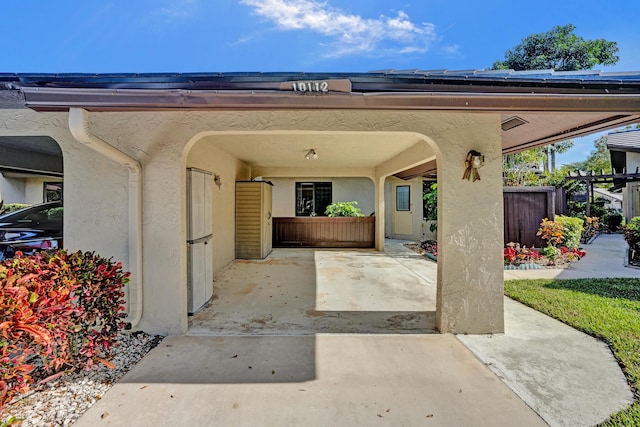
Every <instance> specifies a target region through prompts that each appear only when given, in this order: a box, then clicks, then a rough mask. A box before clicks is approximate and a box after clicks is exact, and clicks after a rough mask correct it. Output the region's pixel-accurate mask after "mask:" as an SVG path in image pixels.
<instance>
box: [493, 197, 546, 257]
mask: <svg viewBox="0 0 640 427" xmlns="http://www.w3.org/2000/svg"><path fill="white" fill-rule="evenodd" d="M503 199H504V243H505V245H506V244H507V243H509V242H517V243H520V244H521V245H526V246H527V247H531V246H534V247H537V248H540V247H543V246H545V242H544V241H543V240H542V239H541V238H540V237H539V236H536V233H537V232H538V229H539V228H540V222H542V220H543V219H544V218H549V219H553V218H554V212H555V188H553V187H504V188H503Z"/></svg>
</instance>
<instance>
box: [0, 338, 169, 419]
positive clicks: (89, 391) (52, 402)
mask: <svg viewBox="0 0 640 427" xmlns="http://www.w3.org/2000/svg"><path fill="white" fill-rule="evenodd" d="M162 338H163V337H161V336H157V335H149V334H145V333H143V332H133V333H128V332H122V333H120V335H119V336H118V342H119V343H120V345H119V346H117V347H115V348H114V350H113V354H112V357H110V358H108V360H109V361H110V362H111V363H113V364H114V365H115V366H116V367H115V368H114V369H111V368H108V367H107V366H105V365H104V364H102V363H98V364H96V365H95V366H94V367H93V368H92V369H91V370H89V371H81V372H74V373H71V374H68V375H64V376H62V377H60V378H58V379H55V380H52V381H49V382H47V383H45V384H42V385H33V386H32V388H31V390H30V391H29V392H28V393H26V394H25V395H23V396H19V397H18V398H16V399H14V401H13V402H12V403H10V404H9V405H7V406H6V407H5V409H4V413H3V414H2V417H1V419H0V424H2V421H1V420H6V419H8V418H9V417H10V416H15V417H16V418H18V419H21V420H23V421H22V424H20V426H21V427H49V426H70V425H72V424H73V422H74V421H75V420H77V419H78V418H79V417H80V416H81V415H82V414H83V413H84V412H85V411H86V410H87V409H89V407H90V406H91V405H93V404H94V403H95V402H96V401H97V400H99V399H100V398H101V397H102V396H103V395H104V394H105V393H106V392H107V390H109V388H111V386H112V385H113V384H115V383H116V382H117V381H118V380H119V379H120V378H122V376H123V375H124V374H125V373H127V371H129V369H131V368H132V367H133V366H134V365H135V364H136V363H138V361H139V360H140V359H142V357H143V356H144V355H145V354H147V353H148V352H149V351H150V350H151V349H152V348H153V347H155V346H156V345H158V343H159V342H160V341H161V340H162Z"/></svg>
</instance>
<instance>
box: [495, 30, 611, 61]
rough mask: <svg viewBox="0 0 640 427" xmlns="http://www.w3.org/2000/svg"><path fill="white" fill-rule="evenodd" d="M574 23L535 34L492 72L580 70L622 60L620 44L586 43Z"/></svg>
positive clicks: (518, 46)
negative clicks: (579, 35) (618, 53)
mask: <svg viewBox="0 0 640 427" xmlns="http://www.w3.org/2000/svg"><path fill="white" fill-rule="evenodd" d="M575 29H576V27H575V26H574V25H572V24H568V25H564V26H560V25H557V26H555V27H553V28H552V29H551V30H550V31H547V32H546V33H539V34H532V35H530V36H528V37H525V38H524V39H522V41H521V42H520V44H519V45H517V46H516V47H514V48H513V49H509V50H507V51H506V52H505V59H504V60H502V61H496V62H494V64H493V67H492V69H494V70H500V69H513V70H516V71H519V70H546V69H554V70H556V71H576V70H589V69H591V68H593V67H595V66H596V65H599V64H601V65H614V64H616V63H617V62H618V60H619V59H620V57H618V55H616V53H617V52H618V44H617V43H616V42H610V41H607V40H604V39H596V40H585V39H584V38H582V37H578V36H576V35H575V34H574V30H575Z"/></svg>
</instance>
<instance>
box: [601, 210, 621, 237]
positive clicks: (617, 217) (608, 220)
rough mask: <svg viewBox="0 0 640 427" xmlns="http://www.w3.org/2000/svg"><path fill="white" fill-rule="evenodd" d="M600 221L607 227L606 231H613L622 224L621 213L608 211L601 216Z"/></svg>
mask: <svg viewBox="0 0 640 427" xmlns="http://www.w3.org/2000/svg"><path fill="white" fill-rule="evenodd" d="M602 223H603V224H604V225H605V226H606V227H607V231H608V232H615V231H617V230H618V228H620V225H622V214H620V213H618V212H614V211H608V212H607V213H605V214H604V215H603V216H602Z"/></svg>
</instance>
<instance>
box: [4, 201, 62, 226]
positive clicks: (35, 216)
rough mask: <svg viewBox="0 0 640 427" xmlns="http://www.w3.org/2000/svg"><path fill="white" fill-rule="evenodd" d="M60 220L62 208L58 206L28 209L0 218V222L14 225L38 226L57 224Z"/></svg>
mask: <svg viewBox="0 0 640 427" xmlns="http://www.w3.org/2000/svg"><path fill="white" fill-rule="evenodd" d="M61 219H62V206H60V205H59V204H53V205H46V206H39V207H30V208H26V209H21V210H19V211H16V212H11V213H8V214H5V215H2V216H0V222H5V223H14V224H16V223H17V224H25V225H27V224H39V225H45V224H47V223H52V222H59V221H60V220H61Z"/></svg>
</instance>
